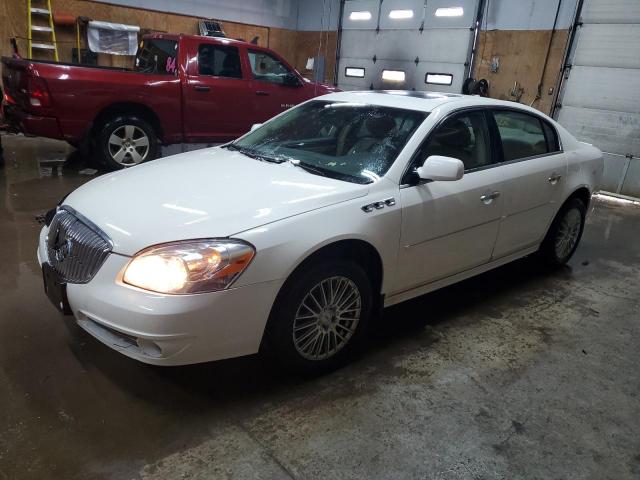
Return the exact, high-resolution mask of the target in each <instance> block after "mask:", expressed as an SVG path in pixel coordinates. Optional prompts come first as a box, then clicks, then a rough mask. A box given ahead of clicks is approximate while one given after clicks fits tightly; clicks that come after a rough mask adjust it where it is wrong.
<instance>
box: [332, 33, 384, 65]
mask: <svg viewBox="0 0 640 480" xmlns="http://www.w3.org/2000/svg"><path fill="white" fill-rule="evenodd" d="M375 35H376V32H375V31H370V30H344V31H343V32H342V37H341V39H340V57H342V58H344V57H349V58H367V59H372V58H373V56H374V55H375V53H376V42H375Z"/></svg>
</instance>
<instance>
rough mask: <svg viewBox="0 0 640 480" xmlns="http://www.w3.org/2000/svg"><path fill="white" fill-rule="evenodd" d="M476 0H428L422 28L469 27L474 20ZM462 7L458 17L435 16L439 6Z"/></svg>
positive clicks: (473, 23)
mask: <svg viewBox="0 0 640 480" xmlns="http://www.w3.org/2000/svg"><path fill="white" fill-rule="evenodd" d="M476 5H477V2H476V0H428V1H427V9H426V13H425V21H424V28H471V27H473V26H474V25H475V22H476V8H477V7H476ZM451 7H462V8H463V12H464V13H463V15H462V16H459V17H437V16H436V11H437V10H438V9H439V8H451Z"/></svg>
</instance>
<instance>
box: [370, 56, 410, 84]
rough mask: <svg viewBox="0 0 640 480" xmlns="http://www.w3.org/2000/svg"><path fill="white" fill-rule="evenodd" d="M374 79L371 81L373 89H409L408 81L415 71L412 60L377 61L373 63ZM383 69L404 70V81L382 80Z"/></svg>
mask: <svg viewBox="0 0 640 480" xmlns="http://www.w3.org/2000/svg"><path fill="white" fill-rule="evenodd" d="M374 70H375V75H376V80H374V82H373V89H374V90H408V89H411V87H410V86H409V85H410V82H411V81H412V80H413V77H414V75H415V71H416V64H415V63H414V62H401V61H392V60H383V61H378V62H376V63H375V65H374ZM383 70H400V71H403V72H404V75H405V81H404V82H390V81H383V80H382V71H383Z"/></svg>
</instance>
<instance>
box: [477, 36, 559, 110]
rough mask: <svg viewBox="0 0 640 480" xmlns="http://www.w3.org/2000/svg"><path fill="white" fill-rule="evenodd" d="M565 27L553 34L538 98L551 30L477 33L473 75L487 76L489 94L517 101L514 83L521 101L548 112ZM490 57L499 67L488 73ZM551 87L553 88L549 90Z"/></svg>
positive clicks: (550, 105) (556, 76)
mask: <svg viewBox="0 0 640 480" xmlns="http://www.w3.org/2000/svg"><path fill="white" fill-rule="evenodd" d="M568 34H569V32H568V30H556V32H555V33H554V34H553V41H552V43H551V51H550V53H549V60H548V62H547V68H546V72H545V75H544V78H543V80H542V88H541V97H540V98H539V99H537V100H535V98H536V94H537V91H538V84H539V83H540V76H541V75H542V71H543V68H544V62H545V56H546V53H547V46H548V44H549V39H550V38H551V30H488V31H482V32H480V36H479V41H478V57H477V59H476V62H475V68H474V75H473V77H474V78H475V79H476V80H477V79H480V78H486V79H487V81H488V82H489V96H490V97H492V98H498V99H502V100H514V101H515V100H517V97H514V96H513V95H512V93H511V92H512V91H513V90H514V84H515V83H516V82H517V86H516V88H517V89H522V95H521V98H520V100H519V101H520V103H525V104H527V105H530V104H532V102H533V105H532V106H533V107H535V108H537V109H538V110H540V111H542V112H544V113H547V114H548V113H549V112H550V110H551V107H552V101H553V98H554V95H553V94H554V93H555V92H554V91H553V89H554V88H555V86H556V80H557V79H558V74H559V72H560V69H561V67H562V58H563V55H564V51H565V46H566V43H567V38H568ZM493 57H498V58H499V61H500V67H499V69H498V71H497V72H496V73H493V72H491V70H490V65H491V61H492V58H493ZM550 89H552V90H550Z"/></svg>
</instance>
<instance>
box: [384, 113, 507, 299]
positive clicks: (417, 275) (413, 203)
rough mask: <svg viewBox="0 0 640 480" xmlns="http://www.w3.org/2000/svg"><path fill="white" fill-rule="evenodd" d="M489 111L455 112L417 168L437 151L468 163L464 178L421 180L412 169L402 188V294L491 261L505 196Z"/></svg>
mask: <svg viewBox="0 0 640 480" xmlns="http://www.w3.org/2000/svg"><path fill="white" fill-rule="evenodd" d="M487 118H488V115H487V114H486V113H485V112H484V111H482V110H469V111H464V112H461V113H457V114H454V115H452V116H450V117H449V118H448V119H446V120H445V121H444V122H443V123H442V124H440V125H439V126H437V127H435V129H434V130H433V132H432V133H431V134H430V135H429V137H428V139H427V140H426V142H425V143H424V145H423V146H422V147H421V148H420V149H419V151H418V153H417V155H416V157H415V161H414V163H413V165H412V167H411V169H415V167H417V166H419V165H422V163H423V162H424V160H425V159H426V158H428V157H429V156H431V155H444V156H447V157H454V158H457V159H459V160H462V162H463V163H464V164H465V173H464V176H463V177H462V179H460V180H457V181H452V182H449V181H447V182H444V181H429V182H427V183H422V184H416V183H417V182H416V181H415V180H414V181H411V178H410V176H411V175H412V173H411V171H410V172H409V173H408V176H409V177H407V178H405V180H404V181H406V182H407V183H408V184H409V185H410V186H406V187H404V188H401V189H400V199H401V205H402V231H401V246H400V253H399V259H398V262H399V268H398V283H397V285H396V292H401V291H404V290H409V289H411V288H414V287H417V286H420V285H423V284H427V283H431V282H433V281H437V280H439V279H441V278H445V277H448V276H451V275H455V274H456V273H460V272H463V271H465V270H469V269H471V268H474V267H477V266H479V265H482V264H484V263H487V262H489V260H491V253H492V251H493V248H494V245H495V241H496V237H497V235H498V227H499V225H500V217H501V215H502V210H503V203H504V199H503V197H502V195H501V184H502V177H501V175H500V168H496V167H495V166H494V163H495V155H494V153H493V149H492V147H491V134H490V129H489V126H488V122H487Z"/></svg>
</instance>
